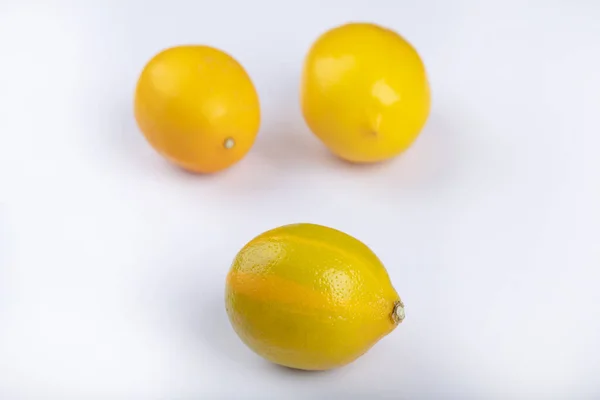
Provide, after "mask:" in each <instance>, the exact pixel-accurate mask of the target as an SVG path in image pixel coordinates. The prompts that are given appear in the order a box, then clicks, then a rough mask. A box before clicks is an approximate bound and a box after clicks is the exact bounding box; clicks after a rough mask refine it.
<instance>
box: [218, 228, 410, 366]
mask: <svg viewBox="0 0 600 400" xmlns="http://www.w3.org/2000/svg"><path fill="white" fill-rule="evenodd" d="M225 292H226V294H225V303H226V309H227V313H228V315H229V319H230V321H231V324H232V326H233V328H234V330H235V331H236V333H237V334H238V335H239V337H240V338H241V340H242V341H243V342H244V343H245V344H246V345H247V346H248V347H250V348H251V349H252V350H254V352H256V353H257V354H259V355H260V356H262V357H264V358H265V359H267V360H269V361H271V362H273V363H276V364H280V365H283V366H286V367H290V368H295V369H303V370H327V369H332V368H336V367H341V366H343V365H346V364H348V363H350V362H352V361H354V360H355V359H357V358H358V357H360V356H361V355H362V354H364V353H365V352H366V351H367V350H369V349H370V348H371V347H372V346H373V345H375V343H377V342H378V341H379V340H380V339H381V338H383V337H384V336H386V335H387V334H389V333H390V332H392V331H393V330H394V328H395V327H396V326H397V325H398V324H399V323H400V322H402V320H403V319H404V305H403V304H402V301H401V300H400V297H399V296H398V294H397V293H396V291H395V290H394V288H393V287H392V284H391V282H390V279H389V276H388V273H387V271H386V269H385V267H384V266H383V265H382V263H381V261H380V260H379V259H378V258H377V256H376V255H375V254H374V253H373V252H372V251H371V250H370V249H369V248H368V247H367V246H366V245H364V244H363V243H362V242H360V241H359V240H357V239H355V238H353V237H351V236H349V235H347V234H345V233H342V232H340V231H338V230H335V229H332V228H328V227H325V226H321V225H314V224H293V225H286V226H282V227H279V228H276V229H273V230H270V231H268V232H265V233H263V234H261V235H259V236H258V237H256V238H254V239H253V240H252V241H250V242H249V243H248V244H246V246H244V248H243V249H242V250H240V252H239V253H238V254H237V256H236V257H235V260H234V261H233V265H232V266H231V270H230V271H229V274H228V275H227V282H226V290H225Z"/></svg>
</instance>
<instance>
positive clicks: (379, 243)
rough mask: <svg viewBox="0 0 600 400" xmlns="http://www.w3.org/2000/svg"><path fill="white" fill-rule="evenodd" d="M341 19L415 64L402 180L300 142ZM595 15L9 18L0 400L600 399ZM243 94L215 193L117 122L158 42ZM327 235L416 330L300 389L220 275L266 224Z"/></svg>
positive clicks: (10, 4) (190, 10)
mask: <svg viewBox="0 0 600 400" xmlns="http://www.w3.org/2000/svg"><path fill="white" fill-rule="evenodd" d="M350 20H361V21H371V22H377V23H380V24H383V25H385V26H388V27H391V28H394V29H396V30H397V31H399V32H400V33H401V34H403V35H404V36H405V37H406V38H408V39H409V40H410V41H411V42H412V43H413V44H414V45H415V46H416V48H417V49H418V51H419V52H420V53H421V55H422V57H423V59H424V61H425V64H426V66H427V69H428V72H429V76H430V80H431V85H432V92H433V110H432V114H431V117H430V119H429V121H428V124H427V126H426V128H425V129H424V131H423V132H422V135H421V136H420V138H419V140H418V141H417V143H416V144H415V145H414V146H413V147H412V148H411V149H410V150H409V151H408V152H406V153H405V154H404V155H403V156H401V157H400V158H398V159H396V160H395V161H394V162H392V163H388V164H385V165H379V166H372V167H351V166H349V165H347V164H344V163H341V162H338V161H337V160H336V159H335V158H333V157H332V156H330V155H329V154H328V152H327V151H326V150H325V149H324V147H323V146H322V145H321V144H320V142H318V141H317V140H316V139H315V138H314V137H313V136H311V134H310V133H309V131H308V130H307V128H306V127H305V125H304V123H303V121H302V118H301V115H300V111H299V105H298V86H299V73H300V68H301V64H302V60H303V57H304V55H305V54H306V51H307V50H308V47H309V46H310V44H311V42H312V41H313V40H314V39H316V37H317V36H318V35H319V34H321V33H322V32H323V31H325V30H326V29H329V28H331V27H333V26H336V25H338V24H341V23H345V22H348V21H350ZM598 21H600V4H599V3H598V2H594V1H592V0H587V1H586V0H564V1H528V2H526V1H513V2H511V1H477V0H473V1H443V0H440V1H424V0H418V1H417V0H413V1H399V0H389V1H373V0H370V1H366V0H361V1H358V0H355V1H350V0H345V1H329V2H326V3H324V4H323V3H321V4H319V3H318V2H317V1H312V0H310V1H309V0H302V1H275V0H273V1H266V0H263V1H260V0H252V1H242V0H240V1H225V0H219V1H215V0H213V1H201V0H194V1H191V0H190V1H175V0H169V1H167V0H160V1H159V0H152V1H150V0H137V1H133V0H129V1H127V0H110V1H95V2H92V1H87V2H85V1H79V2H75V1H73V2H67V1H56V0H54V1H51V0H47V1H46V2H44V1H31V0H29V1H27V0H2V1H1V2H0V54H1V58H0V398H1V399H3V400H21V399H43V400H54V399H58V400H62V399H69V400H70V399H78V400H88V399H107V400H117V399H127V400H137V399H165V400H167V399H168V400H171V399H213V398H214V399H244V398H253V399H267V398H273V399H283V398H286V399H293V398H309V396H310V397H311V398H315V399H331V398H334V399H335V398H340V399H381V398H391V399H410V400H413V399H414V400H418V399H439V400H444V399H471V398H473V399H486V400H488V399H495V398H498V399H570V400H579V399H599V398H600V381H599V378H598V377H599V376H600V344H599V342H600V340H599V338H600V290H599V283H598V282H599V280H600V245H599V243H598V239H599V237H600V236H599V235H600V157H599V156H598V149H599V148H600V23H599V22H598ZM186 43H204V44H209V45H213V46H217V47H220V48H222V49H224V50H226V51H227V52H229V53H231V54H232V55H234V56H235V57H236V58H237V59H238V60H239V61H240V62H241V63H242V64H243V65H244V66H245V67H246V69H247V70H248V72H249V74H250V75H251V76H252V78H253V80H254V82H255V84H256V86H257V88H258V91H259V94H260V98H261V104H262V114H263V124H262V128H261V132H260V135H259V139H258V140H257V142H256V144H255V146H254V148H253V149H252V151H251V153H250V154H249V155H248V156H247V157H246V158H245V159H244V160H243V162H242V163H240V164H238V165H237V166H235V167H234V168H232V169H230V170H227V171H226V172H224V173H221V174H218V175H214V176H193V175H191V174H187V173H184V172H181V171H179V170H177V169H176V168H174V167H172V166H170V165H169V164H167V163H166V162H165V161H163V160H162V159H161V158H160V157H159V156H158V155H157V154H156V153H155V152H154V151H153V150H152V149H151V148H150V147H149V145H147V144H146V142H145V141H144V139H143V137H142V136H141V134H140V133H139V131H138V130H137V128H136V126H135V123H134V120H133V117H132V101H133V89H134V86H135V82H136V79H137V76H138V74H139V72H140V71H141V69H142V67H143V66H144V64H145V63H146V61H148V59H149V58H150V57H151V56H153V55H154V54H155V53H156V52H158V51H159V50H161V49H163V48H165V47H169V46H172V45H176V44H186ZM292 222H315V223H320V224H325V225H329V226H332V227H335V228H338V229H341V230H343V231H346V232H347V233H350V234H352V235H354V236H356V237H357V238H359V239H361V240H363V241H364V242H366V243H367V244H368V245H369V246H370V247H371V248H372V249H373V250H374V251H375V252H376V253H377V254H378V255H379V256H380V258H381V259H382V260H383V261H384V263H385V264H386V265H387V267H388V269H389V272H390V275H391V277H392V281H393V283H394V285H395V287H396V289H397V290H398V292H399V293H400V295H401V296H402V297H403V299H404V300H405V303H406V310H407V319H406V321H405V323H404V324H402V325H401V326H400V327H399V328H398V329H397V330H396V331H394V332H393V333H392V334H391V335H390V336H388V337H387V338H385V339H384V340H382V341H381V342H380V343H379V344H377V345H376V346H375V347H374V348H373V349H372V350H371V351H370V352H369V353H368V354H367V355H365V356H364V357H362V358H361V359H359V360H358V361H356V362H355V363H353V364H352V365H350V366H348V367H346V368H342V369H339V370H336V371H331V372H327V373H301V372H293V371H290V370H286V369H283V368H279V367H276V366H273V365H270V364H268V363H267V362H265V361H263V360H262V359H260V358H259V357H258V356H255V355H254V354H253V353H252V352H251V351H250V350H248V349H247V348H246V347H245V346H244V345H243V344H242V343H241V342H240V341H239V339H238V338H237V337H236V335H235V333H234V332H233V330H232V329H231V328H230V326H229V323H228V320H227V317H226V314H225V311H224V302H223V289H224V279H225V275H226V273H227V270H228V268H229V265H230V262H231V261H232V259H233V257H234V256H235V254H236V252H237V251H238V250H239V249H240V248H241V247H242V246H243V245H244V244H245V243H246V242H247V241H248V240H250V239H251V238H252V237H254V236H255V235H257V234H259V233H261V232H262V231H264V230H267V229H270V228H273V227H276V226H279V225H283V224H287V223H292Z"/></svg>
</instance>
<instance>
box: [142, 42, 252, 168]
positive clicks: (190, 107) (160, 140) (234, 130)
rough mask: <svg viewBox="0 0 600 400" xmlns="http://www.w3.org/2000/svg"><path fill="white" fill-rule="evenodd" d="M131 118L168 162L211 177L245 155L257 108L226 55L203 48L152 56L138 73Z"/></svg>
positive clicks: (236, 66) (244, 80)
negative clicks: (209, 174)
mask: <svg viewBox="0 0 600 400" xmlns="http://www.w3.org/2000/svg"><path fill="white" fill-rule="evenodd" d="M135 118H136V121H137V123H138V126H139V127H140V130H141V131H142V133H143V134H144V136H145V137H146V139H147V140H148V142H150V144H151V145H152V146H153V147H154V148H155V149H156V150H157V151H158V152H159V153H160V154H162V155H163V156H164V157H166V158H167V159H168V160H170V161H171V162H173V163H175V164H177V165H179V166H180V167H182V168H185V169H187V170H189V171H193V172H199V173H211V172H217V171H220V170H222V169H225V168H227V167H229V166H231V165H233V164H235V163H236V162H238V161H239V160H240V159H242V158H243V157H244V155H245V154H246V153H247V152H248V151H249V150H250V148H251V147H252V145H253V144H254V140H255V138H256V135H257V133H258V129H259V125H260V105H259V99H258V94H257V92H256V89H255V87H254V85H253V83H252V81H251V79H250V77H249V76H248V74H247V73H246V71H245V70H244V68H243V67H242V66H241V65H240V64H239V63H238V62H237V61H236V60H235V59H233V58H232V57H231V56H230V55H228V54H226V53H224V52H223V51H221V50H218V49H215V48H212V47H209V46H199V45H198V46H178V47H172V48H169V49H166V50H164V51H162V52H160V53H159V54H157V55H156V56H154V57H153V58H152V59H151V60H150V61H149V62H148V64H147V65H146V67H145V68H144V70H143V71H142V73H141V76H140V78H139V80H138V84H137V88H136V92H135Z"/></svg>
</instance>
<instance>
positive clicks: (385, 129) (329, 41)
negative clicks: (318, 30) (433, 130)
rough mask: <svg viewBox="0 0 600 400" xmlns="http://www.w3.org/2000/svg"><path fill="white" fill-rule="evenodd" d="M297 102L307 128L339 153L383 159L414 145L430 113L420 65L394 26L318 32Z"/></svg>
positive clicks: (365, 25) (352, 25) (354, 159)
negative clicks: (318, 35) (299, 101)
mask: <svg viewBox="0 0 600 400" xmlns="http://www.w3.org/2000/svg"><path fill="white" fill-rule="evenodd" d="M301 108H302V113H303V115H304V119H305V121H306V123H307V124H308V126H309V128H310V129H311V130H312V132H313V133H314V134H315V135H316V136H317V137H318V138H319V139H320V140H321V141H322V142H323V143H324V144H325V145H326V146H327V147H328V148H329V149H330V150H331V151H332V152H333V153H334V154H336V155H338V156H339V157H341V158H343V159H346V160H348V161H351V162H357V163H369V162H377V161H383V160H386V159H390V158H392V157H394V156H397V155H398V154H400V153H401V152H403V151H404V150H406V149H407V148H408V147H409V146H410V145H411V144H412V143H413V141H414V140H415V139H416V138H417V136H418V134H419V132H420V131H421V129H422V128H423V126H424V125H425V122H426V120H427V117H428V115H429V109H430V94H429V84H428V81H427V76H426V71H425V67H424V65H423V62H422V61H421V58H420V57H419V54H418V53H417V51H416V50H415V49H414V48H413V47H412V46H411V45H410V44H409V43H408V42H407V41H406V40H405V39H403V38H402V37H401V36H400V35H398V34H397V33H396V32H394V31H392V30H389V29H386V28H383V27H380V26H378V25H375V24H370V23H350V24H346V25H342V26H339V27H336V28H334V29H331V30H330V31H328V32H326V33H324V34H323V35H322V36H321V37H319V38H318V39H317V40H316V42H315V43H314V44H313V46H312V47H311V49H310V51H309V52H308V55H307V56H306V59H305V62H304V67H303V73H302V83H301Z"/></svg>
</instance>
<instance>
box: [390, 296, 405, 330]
mask: <svg viewBox="0 0 600 400" xmlns="http://www.w3.org/2000/svg"><path fill="white" fill-rule="evenodd" d="M405 317H406V314H405V313H404V304H403V303H402V301H397V302H396V303H394V310H393V311H392V320H393V321H394V322H395V323H396V324H401V323H402V321H404V318H405Z"/></svg>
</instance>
